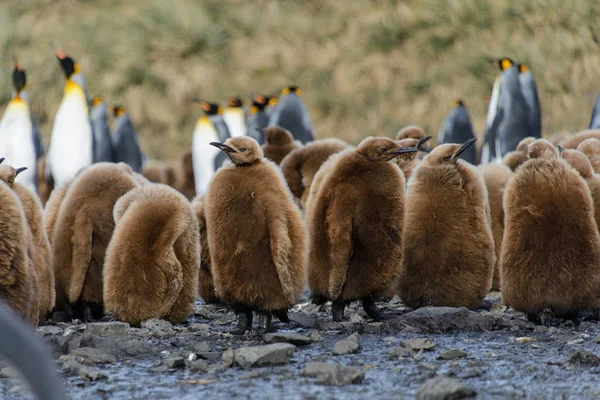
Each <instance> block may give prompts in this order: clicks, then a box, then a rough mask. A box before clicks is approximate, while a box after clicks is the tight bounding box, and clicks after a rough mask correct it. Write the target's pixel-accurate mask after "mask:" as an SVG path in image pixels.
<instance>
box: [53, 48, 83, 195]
mask: <svg viewBox="0 0 600 400" xmlns="http://www.w3.org/2000/svg"><path fill="white" fill-rule="evenodd" d="M54 53H55V54H56V57H58V60H59V61H60V65H61V67H62V69H63V72H64V73H65V77H66V80H65V93H64V96H63V99H62V101H61V103H60V106H59V108H58V111H57V112H56V117H55V118H54V126H53V127H52V135H51V136H50V144H49V145H48V153H47V154H46V177H47V178H49V176H50V175H51V176H52V178H53V180H54V184H55V185H56V186H60V185H62V184H63V183H64V182H65V181H67V180H69V179H72V178H73V176H75V174H76V173H77V171H79V170H80V169H81V168H84V167H87V166H89V165H91V164H92V162H93V158H94V157H93V147H94V136H93V133H92V125H91V122H90V114H89V109H88V102H87V97H86V93H85V82H84V80H83V76H82V75H81V72H80V68H79V64H77V63H76V62H75V61H73V59H72V58H71V57H68V56H67V55H66V54H65V53H63V52H62V51H59V50H55V51H54Z"/></svg>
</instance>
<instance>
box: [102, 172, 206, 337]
mask: <svg viewBox="0 0 600 400" xmlns="http://www.w3.org/2000/svg"><path fill="white" fill-rule="evenodd" d="M114 220H115V222H116V228H115V231H114V234H113V236H112V239H111V240H110V244H109V245H108V248H107V249H106V260H105V264H104V304H105V308H106V311H107V312H108V313H111V314H112V315H114V316H115V317H116V318H117V319H119V320H121V321H125V322H129V323H130V324H132V325H136V326H137V325H139V323H140V322H142V321H144V320H147V319H150V318H164V319H166V320H167V321H169V322H171V323H173V324H178V323H181V322H183V321H184V320H185V319H186V318H187V317H188V316H189V315H190V314H191V312H192V309H193V305H194V299H195V297H196V290H197V282H198V267H199V265H200V249H199V244H200V241H199V238H198V221H197V220H196V216H195V215H194V212H193V210H192V207H191V206H190V203H189V202H188V201H187V199H186V198H185V197H184V196H183V195H182V194H181V193H179V192H177V191H176V190H175V189H173V188H172V187H170V186H167V185H161V184H149V185H146V186H143V187H140V188H137V189H134V190H131V191H130V192H129V193H127V194H125V195H124V196H122V197H121V198H120V199H119V200H118V201H117V203H116V204H115V207H114Z"/></svg>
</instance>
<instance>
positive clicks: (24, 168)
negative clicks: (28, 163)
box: [15, 167, 27, 176]
mask: <svg viewBox="0 0 600 400" xmlns="http://www.w3.org/2000/svg"><path fill="white" fill-rule="evenodd" d="M26 169H27V167H21V168H19V169H17V170H16V172H15V176H17V175H19V174H20V173H21V172H23V171H25V170H26Z"/></svg>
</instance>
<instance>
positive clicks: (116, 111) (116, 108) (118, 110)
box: [110, 104, 125, 118]
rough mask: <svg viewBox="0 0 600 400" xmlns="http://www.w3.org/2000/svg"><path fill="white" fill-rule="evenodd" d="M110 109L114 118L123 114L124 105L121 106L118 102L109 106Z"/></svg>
mask: <svg viewBox="0 0 600 400" xmlns="http://www.w3.org/2000/svg"><path fill="white" fill-rule="evenodd" d="M110 110H111V111H112V112H113V115H114V117H115V118H118V117H120V116H121V115H123V114H125V107H123V106H122V105H120V104H118V105H116V106H114V107H111V108H110Z"/></svg>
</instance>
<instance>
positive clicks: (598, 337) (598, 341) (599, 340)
mask: <svg viewBox="0 0 600 400" xmlns="http://www.w3.org/2000/svg"><path fill="white" fill-rule="evenodd" d="M594 342H596V343H600V335H598V336H596V338H595V339H594Z"/></svg>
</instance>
